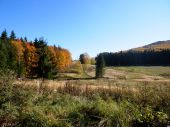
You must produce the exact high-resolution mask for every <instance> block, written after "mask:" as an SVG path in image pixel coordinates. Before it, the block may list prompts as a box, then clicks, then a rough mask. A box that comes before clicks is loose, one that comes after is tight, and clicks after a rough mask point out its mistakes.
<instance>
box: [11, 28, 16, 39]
mask: <svg viewBox="0 0 170 127" xmlns="http://www.w3.org/2000/svg"><path fill="white" fill-rule="evenodd" d="M10 39H11V40H15V39H16V36H15V33H14V31H13V30H12V31H11V35H10Z"/></svg>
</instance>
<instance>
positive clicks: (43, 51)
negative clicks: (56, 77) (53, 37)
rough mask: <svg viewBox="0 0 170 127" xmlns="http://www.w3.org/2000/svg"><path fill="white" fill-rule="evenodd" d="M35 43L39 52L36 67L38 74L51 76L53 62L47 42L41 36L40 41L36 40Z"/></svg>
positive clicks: (43, 76) (46, 76)
mask: <svg viewBox="0 0 170 127" xmlns="http://www.w3.org/2000/svg"><path fill="white" fill-rule="evenodd" d="M34 45H35V47H36V49H37V54H38V66H37V68H36V72H37V75H38V76H39V77H42V78H51V77H52V74H51V72H52V64H51V61H50V56H49V51H48V46H47V43H46V42H45V41H44V40H43V39H42V38H41V39H39V40H38V41H37V40H35V42H34Z"/></svg>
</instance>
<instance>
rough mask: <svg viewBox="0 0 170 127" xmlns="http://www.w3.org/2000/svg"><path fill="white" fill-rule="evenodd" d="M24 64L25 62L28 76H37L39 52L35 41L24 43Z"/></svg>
mask: <svg viewBox="0 0 170 127" xmlns="http://www.w3.org/2000/svg"><path fill="white" fill-rule="evenodd" d="M24 44H25V45H24V47H25V50H24V64H25V70H26V72H25V75H26V76H27V77H34V76H36V68H37V66H38V54H37V50H36V48H35V46H34V44H33V43H29V42H27V43H24Z"/></svg>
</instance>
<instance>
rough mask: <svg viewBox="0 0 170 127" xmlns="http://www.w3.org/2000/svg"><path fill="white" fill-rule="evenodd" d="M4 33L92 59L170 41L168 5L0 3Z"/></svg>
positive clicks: (130, 0)
mask: <svg viewBox="0 0 170 127" xmlns="http://www.w3.org/2000/svg"><path fill="white" fill-rule="evenodd" d="M4 29H6V30H7V32H8V34H10V32H11V30H14V31H15V34H16V36H17V37H25V36H26V37H27V38H28V40H32V41H33V40H34V39H35V38H36V37H37V38H40V37H44V39H45V40H46V41H47V42H48V44H49V45H54V44H55V45H56V46H58V45H59V46H61V47H63V48H66V49H68V50H69V51H70V52H71V53H72V57H73V59H78V58H79V55H80V54H81V53H85V52H87V53H88V54H89V55H90V56H91V57H95V56H96V55H97V54H99V53H100V52H117V51H121V50H127V49H130V48H134V47H139V46H143V45H146V44H149V43H152V42H156V41H161V40H170V0H0V32H2V31H3V30H4Z"/></svg>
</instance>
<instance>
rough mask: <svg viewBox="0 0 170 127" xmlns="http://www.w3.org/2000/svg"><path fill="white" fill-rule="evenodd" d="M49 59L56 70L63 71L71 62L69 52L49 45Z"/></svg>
mask: <svg viewBox="0 0 170 127" xmlns="http://www.w3.org/2000/svg"><path fill="white" fill-rule="evenodd" d="M49 51H50V54H51V61H52V63H53V65H54V66H55V70H56V72H63V71H65V70H66V69H67V68H68V67H69V66H70V65H71V63H72V58H71V53H70V52H69V51H68V50H67V49H63V48H61V47H56V46H49Z"/></svg>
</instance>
